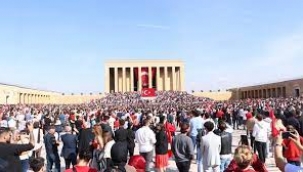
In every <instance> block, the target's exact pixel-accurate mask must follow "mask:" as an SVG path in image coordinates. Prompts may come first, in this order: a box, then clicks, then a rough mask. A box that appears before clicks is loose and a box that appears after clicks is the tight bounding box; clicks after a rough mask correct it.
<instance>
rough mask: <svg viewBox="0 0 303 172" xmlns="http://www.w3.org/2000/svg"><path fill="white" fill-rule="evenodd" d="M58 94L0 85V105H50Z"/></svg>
mask: <svg viewBox="0 0 303 172" xmlns="http://www.w3.org/2000/svg"><path fill="white" fill-rule="evenodd" d="M55 95H60V93H58V92H52V91H43V90H38V89H31V88H26V87H22V86H17V85H10V84H0V104H19V103H20V104H38V103H50V102H51V98H52V97H54V96H55Z"/></svg>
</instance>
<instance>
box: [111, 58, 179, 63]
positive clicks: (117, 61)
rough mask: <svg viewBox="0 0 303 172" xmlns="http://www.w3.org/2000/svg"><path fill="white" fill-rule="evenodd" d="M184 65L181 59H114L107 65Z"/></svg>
mask: <svg viewBox="0 0 303 172" xmlns="http://www.w3.org/2000/svg"><path fill="white" fill-rule="evenodd" d="M165 62H167V63H171V62H174V63H184V62H183V61H182V60H180V59H114V60H107V61H106V62H105V64H110V63H165Z"/></svg>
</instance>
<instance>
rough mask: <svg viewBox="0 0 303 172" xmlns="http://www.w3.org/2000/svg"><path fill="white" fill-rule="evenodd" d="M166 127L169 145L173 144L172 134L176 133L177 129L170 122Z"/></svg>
mask: <svg viewBox="0 0 303 172" xmlns="http://www.w3.org/2000/svg"><path fill="white" fill-rule="evenodd" d="M164 127H165V131H166V136H167V140H168V143H170V144H171V143H172V142H173V137H172V133H173V132H176V127H175V126H174V125H172V124H171V123H169V122H166V123H165V125H164Z"/></svg>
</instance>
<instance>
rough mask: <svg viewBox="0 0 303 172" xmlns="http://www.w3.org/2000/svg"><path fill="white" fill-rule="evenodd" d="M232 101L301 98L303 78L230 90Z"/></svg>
mask: <svg viewBox="0 0 303 172" xmlns="http://www.w3.org/2000/svg"><path fill="white" fill-rule="evenodd" d="M229 91H231V92H232V93H233V96H232V99H247V98H277V97H299V96H301V95H303V78H299V79H292V80H288V81H281V82H275V83H268V84H260V85H255V86H248V87H239V88H233V89H229Z"/></svg>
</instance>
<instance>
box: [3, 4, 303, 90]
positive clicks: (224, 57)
mask: <svg viewBox="0 0 303 172" xmlns="http://www.w3.org/2000/svg"><path fill="white" fill-rule="evenodd" d="M302 9H303V1H301V0H293V1H285V0H275V1H273V0H268V1H261V0H246V1H243V0H232V1H201V0H188V1H184V0H153V1H151V0H132V1H121V0H120V1H118V0H116V1H109V0H104V1H100V0H95V1H94V0H87V1H78V0H64V1H62V0H52V1H41V0H32V1H24V0H18V1H17V0H16V1H15V0H11V1H1V2H0V61H1V63H0V69H1V72H0V82H3V83H10V84H18V85H23V86H28V87H34V88H40V89H47V90H54V91H60V92H67V93H69V92H75V93H77V92H78V93H79V92H102V91H103V88H104V62H105V61H106V60H108V59H182V60H183V61H184V62H185V64H186V84H185V85H186V88H187V90H191V89H195V90H210V89H213V90H217V89H225V88H230V87H235V86H243V85H250V84H256V83H262V82H270V81H277V80H283V79H288V78H293V77H301V76H303V68H302V64H303V10H302Z"/></svg>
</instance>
